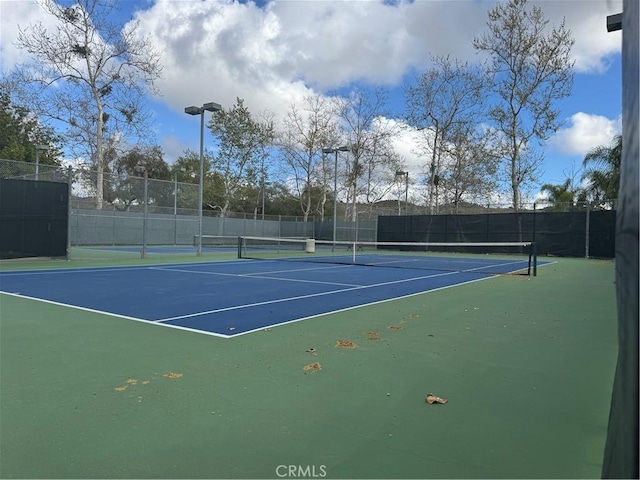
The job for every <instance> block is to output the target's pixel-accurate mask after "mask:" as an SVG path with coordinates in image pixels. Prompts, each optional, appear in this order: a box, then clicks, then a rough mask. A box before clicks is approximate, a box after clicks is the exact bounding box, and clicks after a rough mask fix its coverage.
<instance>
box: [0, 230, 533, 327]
mask: <svg viewBox="0 0 640 480" xmlns="http://www.w3.org/2000/svg"><path fill="white" fill-rule="evenodd" d="M242 240H243V241H244V240H245V239H242ZM265 245H267V246H265ZM318 246H321V245H318ZM344 246H345V249H346V246H352V244H345V245H344ZM294 247H295V249H294ZM302 247H306V243H305V242H303V241H291V240H290V241H289V242H288V243H287V242H286V241H285V240H283V239H278V240H277V245H276V248H275V249H274V246H273V242H271V243H268V244H266V243H265V239H260V245H259V247H258V249H259V254H260V255H261V256H262V258H268V259H267V260H266V261H264V260H263V261H259V262H256V261H250V260H244V261H229V262H205V263H188V264H166V265H162V264H158V265H149V266H127V267H112V268H84V269H65V270H60V269H56V270H40V271H15V272H4V273H3V274H2V276H1V277H0V282H1V285H2V292H3V293H5V294H9V295H15V296H22V297H27V298H30V299H34V300H41V301H46V302H52V303H55V304H58V305H63V306H67V307H72V308H80V309H84V310H89V311H93V312H98V313H104V314H110V315H116V316H120V317H123V318H127V319H131V320H138V321H145V322H149V323H154V324H156V325H162V326H167V327H174V328H180V329H188V330H193V331H197V332H201V333H208V334H212V335H218V336H222V337H230V336H235V335H240V334H245V333H250V332H255V331H258V330H261V329H264V328H270V327H273V326H276V325H281V324H286V323H290V322H294V321H298V320H302V319H309V318H312V317H318V316H320V315H325V314H330V313H335V312H337V311H341V310H346V309H352V308H357V307H360V306H363V305H369V304H375V303H379V302H383V301H389V300H393V299H397V298H402V297H407V296H410V295H416V294H420V293H424V292H429V291H433V290H437V289H442V288H448V287H452V286H455V285H460V284H464V283H469V282H475V281H479V280H483V279H486V278H489V277H490V276H491V275H494V274H495V272H498V273H510V272H513V271H519V270H522V269H526V268H527V260H526V259H522V258H520V257H517V256H514V257H510V258H506V257H499V258H485V257H484V256H481V257H480V258H478V256H477V255H473V254H471V255H465V256H457V257H451V256H447V255H444V256H443V255H433V254H430V253H424V252H401V253H402V254H399V253H398V252H392V251H390V250H389V249H388V248H387V249H382V250H381V248H382V247H380V246H379V245H377V249H376V251H374V252H368V253H364V252H363V253H360V252H358V255H357V258H356V257H355V253H356V250H358V246H352V248H351V253H348V252H345V251H342V250H340V251H337V252H334V251H331V250H327V251H326V252H322V253H320V254H317V252H316V251H315V248H314V252H306V251H304V249H302ZM314 247H315V245H314ZM359 247H360V248H362V245H359ZM386 247H389V246H388V245H387V246H386ZM319 251H321V248H320V249H319ZM265 252H266V253H265ZM299 252H300V253H299ZM310 253H313V254H314V255H309V254H310ZM244 255H245V257H247V256H248V254H247V253H246V252H245V253H244ZM254 255H255V253H254ZM265 255H266V256H265ZM274 256H275V257H277V258H278V259H272V257H274ZM282 260H285V261H282ZM292 260H293V261H292ZM316 262H318V263H316ZM372 266H378V267H392V268H372Z"/></svg>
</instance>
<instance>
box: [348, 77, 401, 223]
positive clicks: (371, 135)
mask: <svg viewBox="0 0 640 480" xmlns="http://www.w3.org/2000/svg"><path fill="white" fill-rule="evenodd" d="M386 103H387V94H386V92H385V91H384V90H382V89H380V88H377V89H375V90H374V91H373V92H371V94H368V95H367V94H366V93H365V92H363V91H361V90H354V91H353V92H352V93H351V94H350V95H349V96H348V97H347V98H345V99H341V100H340V101H339V103H338V106H337V111H338V116H339V118H340V122H341V128H342V131H343V137H344V139H345V142H346V144H347V145H349V147H350V151H351V155H350V158H349V160H348V163H346V164H345V165H344V167H345V168H344V179H345V186H346V187H347V192H348V194H347V202H348V203H351V212H350V213H351V220H352V221H354V222H356V221H357V215H358V213H357V208H356V207H357V203H358V198H359V197H362V196H365V197H366V196H367V195H369V196H370V193H371V186H372V183H371V182H372V180H373V178H377V177H378V175H384V173H383V172H385V171H386V172H387V174H388V173H389V172H390V171H395V170H394V168H395V166H396V164H395V163H394V162H393V161H392V160H394V159H395V158H396V157H394V156H393V155H390V154H389V152H390V151H392V148H391V146H390V142H391V139H392V137H393V135H395V129H394V127H393V126H392V125H391V124H390V123H388V122H385V121H383V119H384V118H385V117H388V116H389V115H388V112H387V111H386ZM374 174H375V175H374ZM362 177H364V178H365V180H366V185H361V184H360V183H359V180H360V179H361V178H362Z"/></svg>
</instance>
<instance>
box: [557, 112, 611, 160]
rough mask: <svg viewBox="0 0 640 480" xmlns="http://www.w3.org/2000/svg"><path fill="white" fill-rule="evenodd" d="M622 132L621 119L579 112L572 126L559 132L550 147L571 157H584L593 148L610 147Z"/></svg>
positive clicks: (571, 120)
mask: <svg viewBox="0 0 640 480" xmlns="http://www.w3.org/2000/svg"><path fill="white" fill-rule="evenodd" d="M620 131H621V119H620V118H617V119H613V120H612V119H610V118H607V117H604V116H602V115H591V114H588V113H584V112H578V113H576V114H574V115H572V116H571V119H570V125H569V126H568V127H567V128H563V129H561V130H559V131H558V132H557V133H556V134H555V135H554V136H553V137H552V138H551V139H549V145H550V146H551V147H552V148H554V149H555V150H557V151H560V152H562V153H565V154H569V155H580V156H584V155H586V153H587V152H588V151H589V150H591V149H592V148H593V147H596V146H598V145H608V144H610V143H611V140H612V139H613V137H614V136H615V135H616V134H618V133H620Z"/></svg>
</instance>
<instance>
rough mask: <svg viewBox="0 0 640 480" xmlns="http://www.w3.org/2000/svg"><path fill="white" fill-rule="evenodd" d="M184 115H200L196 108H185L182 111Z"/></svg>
mask: <svg viewBox="0 0 640 480" xmlns="http://www.w3.org/2000/svg"><path fill="white" fill-rule="evenodd" d="M184 113H188V114H189V115H200V113H201V112H200V108H198V107H193V106H191V107H186V108H185V109H184Z"/></svg>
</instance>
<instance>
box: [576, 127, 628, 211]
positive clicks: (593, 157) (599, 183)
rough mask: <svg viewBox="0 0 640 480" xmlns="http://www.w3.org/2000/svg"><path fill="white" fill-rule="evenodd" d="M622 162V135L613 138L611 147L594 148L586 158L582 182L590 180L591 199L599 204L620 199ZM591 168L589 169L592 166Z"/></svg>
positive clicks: (588, 192) (589, 191)
mask: <svg viewBox="0 0 640 480" xmlns="http://www.w3.org/2000/svg"><path fill="white" fill-rule="evenodd" d="M621 160H622V135H616V136H615V137H613V141H612V142H611V145H600V146H597V147H595V148H593V149H592V150H591V151H589V153H587V155H586V156H585V157H584V161H583V162H582V165H583V166H584V167H585V171H584V174H583V175H582V180H588V182H589V185H588V186H587V188H586V191H587V194H588V195H589V197H590V198H591V199H592V200H594V201H595V202H598V203H608V202H610V201H611V200H615V199H616V198H618V188H620V162H621ZM591 165H592V167H591V168H587V167H588V166H591Z"/></svg>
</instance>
